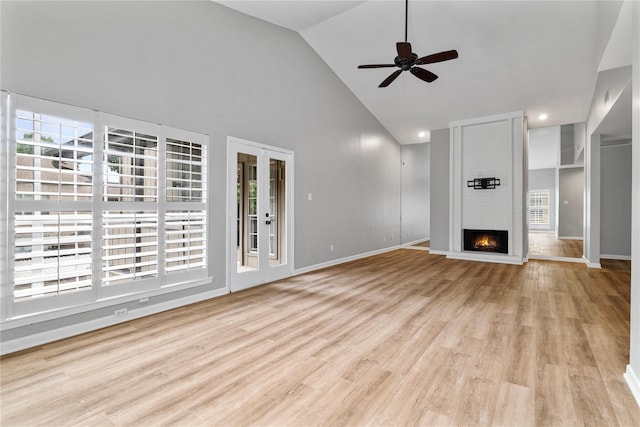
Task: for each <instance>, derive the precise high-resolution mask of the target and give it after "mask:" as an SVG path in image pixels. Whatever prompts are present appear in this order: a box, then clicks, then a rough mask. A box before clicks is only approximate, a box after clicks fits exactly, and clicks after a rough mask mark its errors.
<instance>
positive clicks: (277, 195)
mask: <svg viewBox="0 0 640 427" xmlns="http://www.w3.org/2000/svg"><path fill="white" fill-rule="evenodd" d="M286 176H287V175H286V161H284V160H278V159H269V266H275V265H281V264H286V262H287V259H286V256H287V249H286V241H287V235H286V233H287V227H286V224H285V220H286V217H287V215H286V207H287V206H286Z"/></svg>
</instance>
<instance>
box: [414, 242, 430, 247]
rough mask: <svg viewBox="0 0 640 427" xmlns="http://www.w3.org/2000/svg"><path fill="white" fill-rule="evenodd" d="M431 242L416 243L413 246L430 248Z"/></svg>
mask: <svg viewBox="0 0 640 427" xmlns="http://www.w3.org/2000/svg"><path fill="white" fill-rule="evenodd" d="M430 243H431V242H430V241H429V240H425V241H423V242H418V243H414V244H413V245H411V246H420V247H421V248H428V247H429V246H430Z"/></svg>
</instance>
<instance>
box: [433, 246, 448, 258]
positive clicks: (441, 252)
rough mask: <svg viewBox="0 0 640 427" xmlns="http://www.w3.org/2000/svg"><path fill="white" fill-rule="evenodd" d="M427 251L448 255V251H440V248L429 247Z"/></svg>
mask: <svg viewBox="0 0 640 427" xmlns="http://www.w3.org/2000/svg"><path fill="white" fill-rule="evenodd" d="M429 253H430V254H431V255H445V256H446V255H449V251H440V250H437V249H431V248H429Z"/></svg>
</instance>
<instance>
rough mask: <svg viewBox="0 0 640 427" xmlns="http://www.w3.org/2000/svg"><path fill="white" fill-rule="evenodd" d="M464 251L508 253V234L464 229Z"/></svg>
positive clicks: (501, 231) (506, 232)
mask: <svg viewBox="0 0 640 427" xmlns="http://www.w3.org/2000/svg"><path fill="white" fill-rule="evenodd" d="M463 243H464V250H465V251H479V252H496V253H500V254H508V253H509V232H508V231H506V230H469V229H466V228H465V229H464V242H463Z"/></svg>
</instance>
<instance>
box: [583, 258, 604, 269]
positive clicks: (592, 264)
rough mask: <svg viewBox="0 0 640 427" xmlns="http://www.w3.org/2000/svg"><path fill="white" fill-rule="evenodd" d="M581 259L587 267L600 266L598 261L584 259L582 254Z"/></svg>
mask: <svg viewBox="0 0 640 427" xmlns="http://www.w3.org/2000/svg"><path fill="white" fill-rule="evenodd" d="M582 259H583V260H584V263H585V264H587V267H589V268H602V265H601V264H600V263H599V262H593V263H592V262H589V260H588V259H586V258H585V257H584V256H583V257H582Z"/></svg>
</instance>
